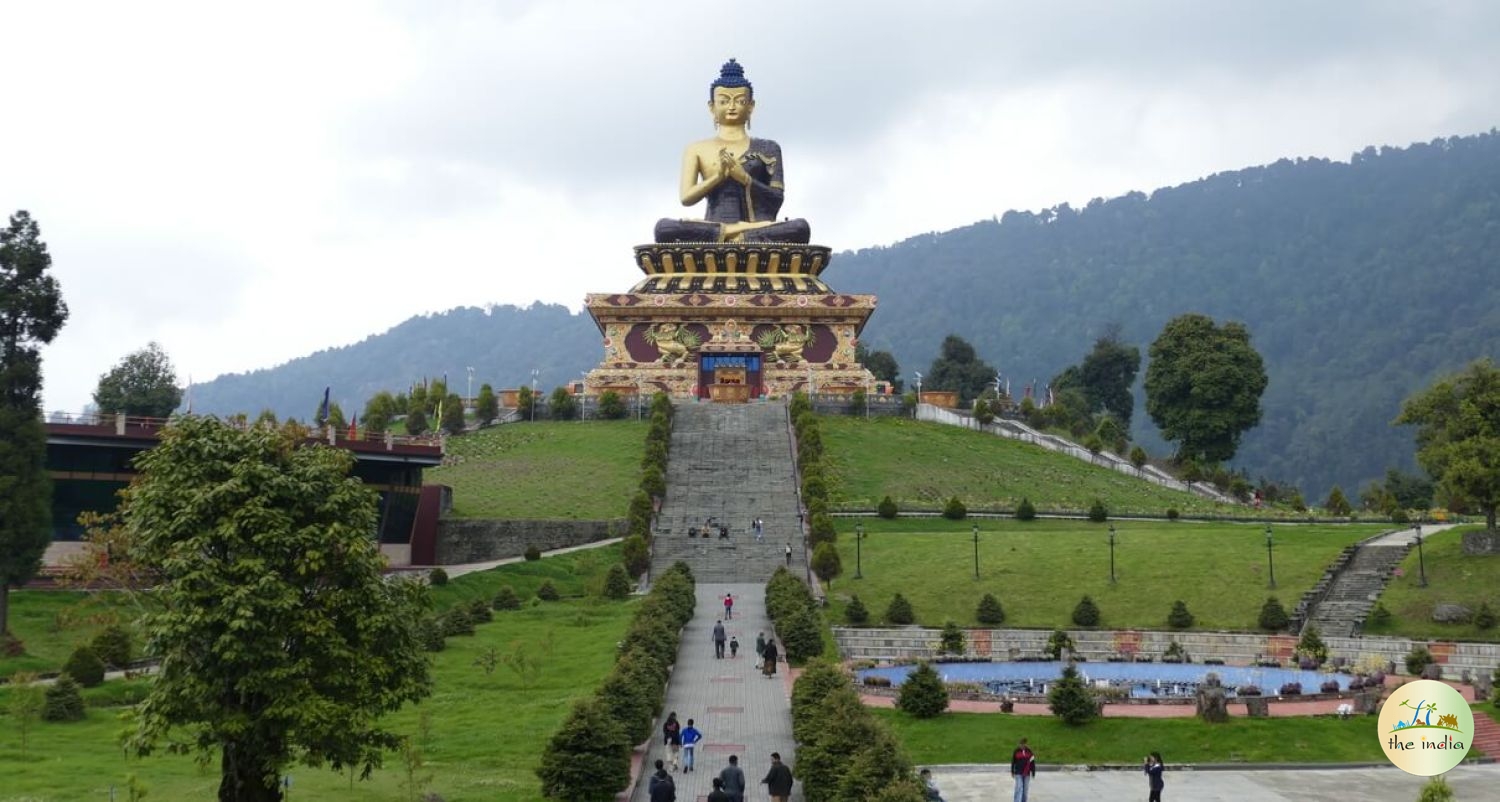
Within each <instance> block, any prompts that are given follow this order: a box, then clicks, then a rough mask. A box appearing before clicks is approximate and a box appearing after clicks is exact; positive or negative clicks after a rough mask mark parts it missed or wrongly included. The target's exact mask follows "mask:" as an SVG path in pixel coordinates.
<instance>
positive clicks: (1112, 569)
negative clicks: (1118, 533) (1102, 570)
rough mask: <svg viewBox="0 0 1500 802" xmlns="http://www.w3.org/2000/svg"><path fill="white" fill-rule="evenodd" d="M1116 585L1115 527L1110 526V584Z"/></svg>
mask: <svg viewBox="0 0 1500 802" xmlns="http://www.w3.org/2000/svg"><path fill="white" fill-rule="evenodd" d="M1114 583H1115V525H1114V524H1110V525H1109V584H1111V585H1113V584H1114Z"/></svg>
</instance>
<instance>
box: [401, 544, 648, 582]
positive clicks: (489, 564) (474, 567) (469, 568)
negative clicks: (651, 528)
mask: <svg viewBox="0 0 1500 802" xmlns="http://www.w3.org/2000/svg"><path fill="white" fill-rule="evenodd" d="M619 542H620V538H617V537H611V538H606V539H604V540H595V541H594V542H592V543H585V544H583V545H582V546H568V547H567V548H564V549H553V550H551V551H544V552H542V556H543V557H552V556H554V555H558V554H567V553H568V552H570V551H584V550H585V549H600V548H604V547H605V546H613V545H614V544H616V543H619ZM520 562H526V558H525V557H524V556H523V557H506V558H504V559H502V560H488V561H486V562H482V563H461V564H459V565H403V566H401V567H400V568H397V569H395V570H397V571H413V572H416V571H421V572H426V571H431V570H432V569H434V568H441V569H443V571H444V572H445V573H447V574H448V578H449V579H454V578H457V577H461V576H463V575H464V574H472V573H474V572H476V571H488V570H490V569H491V568H498V567H499V566H502V565H510V564H511V563H520Z"/></svg>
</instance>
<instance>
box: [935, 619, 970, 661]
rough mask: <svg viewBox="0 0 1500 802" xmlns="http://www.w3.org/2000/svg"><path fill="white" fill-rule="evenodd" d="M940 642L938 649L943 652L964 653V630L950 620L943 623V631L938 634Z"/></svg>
mask: <svg viewBox="0 0 1500 802" xmlns="http://www.w3.org/2000/svg"><path fill="white" fill-rule="evenodd" d="M938 638H939V643H940V644H941V648H940V651H941V652H942V653H943V654H963V653H964V631H963V629H961V628H960V627H959V626H958V624H957V623H956V622H954V621H952V620H949V621H947V622H946V623H944V624H943V632H942V634H941V635H939V636H938Z"/></svg>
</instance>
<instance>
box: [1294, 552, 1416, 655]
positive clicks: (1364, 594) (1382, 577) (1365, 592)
mask: <svg viewBox="0 0 1500 802" xmlns="http://www.w3.org/2000/svg"><path fill="white" fill-rule="evenodd" d="M1410 548H1411V547H1410V546H1409V545H1408V544H1406V543H1404V542H1382V541H1374V542H1368V543H1362V544H1360V546H1359V549H1358V550H1357V551H1355V552H1354V556H1353V557H1352V558H1351V559H1350V560H1349V562H1348V563H1347V564H1346V565H1345V566H1344V567H1343V569H1342V570H1340V571H1339V573H1338V576H1336V577H1334V580H1333V585H1332V586H1331V587H1330V588H1329V589H1328V595H1326V596H1324V597H1323V600H1322V601H1320V602H1319V603H1318V604H1317V606H1316V607H1314V608H1313V610H1312V612H1311V613H1310V614H1309V615H1308V617H1307V623H1306V624H1304V625H1303V628H1304V629H1305V628H1306V627H1308V626H1315V627H1317V628H1318V634H1319V635H1321V636H1323V637H1330V636H1331V637H1336V638H1347V637H1351V636H1353V635H1354V634H1355V632H1356V630H1357V629H1358V628H1359V627H1360V626H1361V625H1362V624H1364V621H1365V617H1366V616H1368V615H1369V614H1370V610H1372V609H1374V607H1375V602H1376V600H1377V599H1379V598H1380V594H1381V592H1382V591H1384V590H1385V584H1386V582H1388V581H1390V578H1391V572H1392V571H1394V570H1395V569H1396V566H1398V565H1400V564H1401V560H1402V559H1404V558H1405V557H1406V553H1407V551H1409V550H1410Z"/></svg>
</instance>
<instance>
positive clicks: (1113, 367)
mask: <svg viewBox="0 0 1500 802" xmlns="http://www.w3.org/2000/svg"><path fill="white" fill-rule="evenodd" d="M1140 369H1141V349H1139V348H1136V347H1135V346H1133V345H1126V344H1125V343H1123V342H1121V340H1120V330H1119V327H1118V326H1111V327H1110V328H1109V330H1108V331H1106V332H1105V334H1104V336H1102V337H1100V338H1099V339H1097V340H1095V341H1094V348H1093V350H1092V351H1089V353H1088V356H1085V357H1084V358H1083V363H1082V364H1080V365H1079V366H1078V376H1079V379H1080V381H1081V383H1082V385H1083V395H1084V397H1085V398H1087V399H1088V402H1089V411H1090V412H1095V413H1097V412H1101V411H1102V412H1108V413H1109V414H1111V415H1113V416H1115V417H1116V418H1118V419H1119V421H1120V423H1121V424H1122V425H1123V426H1124V427H1125V428H1126V429H1127V430H1129V429H1130V416H1131V415H1132V414H1133V413H1134V412H1135V396H1133V395H1131V394H1130V388H1131V386H1133V385H1134V384H1135V376H1136V373H1138V372H1139V371H1140Z"/></svg>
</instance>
